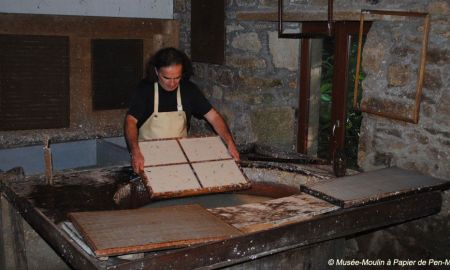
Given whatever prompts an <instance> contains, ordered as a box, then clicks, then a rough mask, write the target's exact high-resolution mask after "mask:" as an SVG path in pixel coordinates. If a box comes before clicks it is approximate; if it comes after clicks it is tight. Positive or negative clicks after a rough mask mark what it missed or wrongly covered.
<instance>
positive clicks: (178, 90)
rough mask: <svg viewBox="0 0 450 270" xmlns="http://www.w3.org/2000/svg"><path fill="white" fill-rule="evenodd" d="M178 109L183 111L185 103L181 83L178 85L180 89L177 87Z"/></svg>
mask: <svg viewBox="0 0 450 270" xmlns="http://www.w3.org/2000/svg"><path fill="white" fill-rule="evenodd" d="M177 110H178V111H179V112H181V111H183V104H182V103H181V91H180V85H178V89H177Z"/></svg>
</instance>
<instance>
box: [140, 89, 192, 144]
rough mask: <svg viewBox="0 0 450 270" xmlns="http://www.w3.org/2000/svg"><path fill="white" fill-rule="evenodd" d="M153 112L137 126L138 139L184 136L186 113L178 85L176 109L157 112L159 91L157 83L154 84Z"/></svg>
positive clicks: (185, 134)
mask: <svg viewBox="0 0 450 270" xmlns="http://www.w3.org/2000/svg"><path fill="white" fill-rule="evenodd" d="M154 91H155V94H154V103H153V104H154V105H153V114H152V115H151V116H150V117H149V118H148V119H147V121H145V122H144V124H143V125H142V126H141V127H140V128H139V140H150V139H162V138H174V137H186V136H187V125H186V124H187V121H186V113H185V112H184V111H183V105H182V103H181V93H180V86H178V89H177V110H176V111H172V112H158V109H159V108H158V106H159V92H158V83H157V82H156V83H155V86H154Z"/></svg>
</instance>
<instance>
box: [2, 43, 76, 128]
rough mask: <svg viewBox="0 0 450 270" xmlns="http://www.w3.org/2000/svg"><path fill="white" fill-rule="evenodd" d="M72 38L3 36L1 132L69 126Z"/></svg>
mask: <svg viewBox="0 0 450 270" xmlns="http://www.w3.org/2000/svg"><path fill="white" fill-rule="evenodd" d="M69 103H70V99H69V38H68V37H64V36H31V35H0V114H1V117H0V130H20V129H44V128H63V127H68V126H69Z"/></svg>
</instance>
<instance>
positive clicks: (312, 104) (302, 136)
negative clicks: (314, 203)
mask: <svg viewBox="0 0 450 270" xmlns="http://www.w3.org/2000/svg"><path fill="white" fill-rule="evenodd" d="M369 27H370V24H366V25H365V30H364V31H365V33H367V32H368V29H369ZM326 30H327V24H326V22H308V23H303V32H308V31H309V32H324V33H326ZM358 31H359V22H346V21H343V22H336V23H335V34H334V36H333V37H331V38H324V39H302V49H301V50H302V51H301V67H300V100H299V102H300V103H299V108H300V117H299V125H298V151H299V152H301V153H305V154H308V155H314V156H318V157H319V158H324V159H328V160H330V159H331V158H332V155H333V153H335V151H337V150H340V149H343V150H344V151H345V154H346V156H347V159H348V165H349V166H350V167H356V166H357V152H358V140H359V127H360V125H361V114H360V113H359V112H354V111H353V108H352V98H353V92H352V91H353V82H354V78H355V76H354V75H355V74H354V72H355V66H356V64H355V62H354V60H355V59H356V48H357V43H358V42H357V36H358Z"/></svg>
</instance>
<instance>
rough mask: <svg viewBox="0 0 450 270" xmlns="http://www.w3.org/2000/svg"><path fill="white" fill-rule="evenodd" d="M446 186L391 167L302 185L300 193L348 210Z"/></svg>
mask: <svg viewBox="0 0 450 270" xmlns="http://www.w3.org/2000/svg"><path fill="white" fill-rule="evenodd" d="M449 187H450V181H447V180H442V179H437V178H433V177H431V176H426V175H422V174H420V173H417V172H413V171H407V170H404V169H400V168H396V167H393V168H386V169H381V170H376V171H370V172H366V173H361V174H357V175H353V176H347V177H341V178H335V179H331V180H329V181H324V182H320V183H316V184H310V185H302V186H301V190H302V191H304V192H307V193H309V194H312V195H314V196H317V197H319V198H322V199H324V200H327V201H330V202H332V203H335V204H337V205H340V206H341V207H344V208H349V207H356V206H361V205H365V204H369V203H373V202H376V201H380V200H387V199H389V198H393V197H401V196H405V195H407V194H411V193H418V192H425V191H431V190H437V189H447V188H449Z"/></svg>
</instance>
